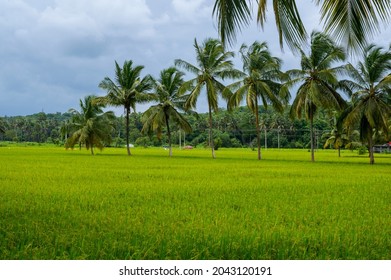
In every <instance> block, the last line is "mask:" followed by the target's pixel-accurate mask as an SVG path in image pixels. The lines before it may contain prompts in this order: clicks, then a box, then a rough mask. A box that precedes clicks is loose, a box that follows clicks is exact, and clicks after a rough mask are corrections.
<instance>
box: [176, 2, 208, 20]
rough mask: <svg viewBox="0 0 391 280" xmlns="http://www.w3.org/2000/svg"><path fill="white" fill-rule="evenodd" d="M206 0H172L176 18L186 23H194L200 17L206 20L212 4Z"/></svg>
mask: <svg viewBox="0 0 391 280" xmlns="http://www.w3.org/2000/svg"><path fill="white" fill-rule="evenodd" d="M208 2H209V3H210V1H206V0H172V6H173V8H174V11H175V12H176V18H177V20H180V21H185V22H186V23H196V22H199V21H201V20H202V19H205V18H207V19H208V20H209V19H210V17H211V14H212V6H211V5H207V4H208Z"/></svg>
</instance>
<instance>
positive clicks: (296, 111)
mask: <svg viewBox="0 0 391 280" xmlns="http://www.w3.org/2000/svg"><path fill="white" fill-rule="evenodd" d="M299 52H300V54H301V69H295V70H289V71H287V74H288V75H289V76H290V77H291V80H290V81H288V82H287V83H286V84H285V86H287V87H288V88H290V87H292V86H294V85H297V84H299V88H298V90H297V93H296V97H295V99H294V101H293V103H292V106H291V110H290V115H291V117H292V118H301V117H302V115H303V114H304V115H305V117H306V118H307V119H308V120H310V134H311V160H312V161H315V156H314V129H313V128H314V125H313V124H314V122H313V121H314V116H315V114H316V112H317V110H318V108H326V109H336V110H341V109H342V108H344V107H345V100H344V99H343V98H342V97H341V96H340V94H339V93H338V92H336V90H335V89H334V88H335V87H336V85H337V84H338V80H337V73H339V71H342V69H343V67H342V66H338V67H332V66H333V64H334V63H337V62H341V61H343V60H344V59H345V52H344V50H343V49H342V48H340V47H338V46H337V45H336V44H335V43H334V42H333V41H332V40H331V39H330V37H329V36H327V35H325V34H324V33H320V32H312V34H311V46H310V53H309V54H308V55H306V54H305V52H304V51H303V50H302V49H300V50H299Z"/></svg>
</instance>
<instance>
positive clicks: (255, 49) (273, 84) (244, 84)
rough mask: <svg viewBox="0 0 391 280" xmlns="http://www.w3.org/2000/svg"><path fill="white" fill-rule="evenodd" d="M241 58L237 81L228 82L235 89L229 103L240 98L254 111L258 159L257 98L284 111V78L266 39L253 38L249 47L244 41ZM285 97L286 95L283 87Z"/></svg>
mask: <svg viewBox="0 0 391 280" xmlns="http://www.w3.org/2000/svg"><path fill="white" fill-rule="evenodd" d="M240 54H241V57H242V61H243V72H242V73H241V78H240V80H239V81H237V82H234V83H233V84H231V85H229V86H228V88H230V89H231V90H235V92H234V94H233V95H232V97H231V98H230V100H229V103H228V107H229V108H233V107H237V106H239V105H240V103H241V102H242V100H244V99H246V103H247V106H248V108H249V109H250V110H251V112H252V113H253V114H254V115H255V128H256V132H257V147H258V160H260V159H261V136H260V135H261V126H260V122H259V106H258V104H259V102H260V101H261V102H262V104H263V106H264V107H265V108H267V106H268V104H271V105H272V106H273V107H274V108H275V109H276V110H277V111H278V112H283V110H284V107H283V103H284V98H283V96H282V95H280V89H281V84H280V83H279V82H280V81H281V80H282V78H283V73H282V72H281V70H280V69H281V60H280V59H279V58H277V57H273V56H272V55H271V53H270V51H269V49H268V47H267V43H266V42H263V43H259V42H254V43H253V44H252V45H251V46H250V47H248V46H247V45H245V44H243V45H242V46H241V48H240ZM285 93H286V96H285V101H286V100H287V99H288V98H289V94H288V92H287V91H286V92H285Z"/></svg>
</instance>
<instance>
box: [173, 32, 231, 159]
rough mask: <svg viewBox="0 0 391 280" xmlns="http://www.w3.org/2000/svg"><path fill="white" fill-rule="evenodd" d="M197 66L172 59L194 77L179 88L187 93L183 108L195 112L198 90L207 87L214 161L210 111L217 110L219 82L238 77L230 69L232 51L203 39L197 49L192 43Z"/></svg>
mask: <svg viewBox="0 0 391 280" xmlns="http://www.w3.org/2000/svg"><path fill="white" fill-rule="evenodd" d="M194 48H195V51H196V61H197V66H196V65H193V64H191V63H189V62H186V61H184V60H181V59H176V60H175V65H176V66H179V67H182V68H184V69H185V70H186V71H188V72H190V73H192V74H193V75H195V77H194V78H193V79H191V80H189V81H187V82H185V83H184V84H183V86H182V89H183V90H187V91H190V95H189V98H188V99H187V101H186V103H185V108H186V109H194V108H195V107H196V103H197V100H198V97H199V96H200V93H201V90H202V89H203V88H206V97H207V101H208V114H209V145H210V147H211V149H212V157H213V158H215V152H214V143H213V142H214V141H213V131H212V130H213V118H212V111H214V112H217V111H218V97H219V96H222V97H223V98H225V99H228V97H227V96H225V95H223V92H224V89H225V86H224V85H223V84H222V80H224V79H226V78H236V77H238V71H237V70H235V69H234V68H233V62H232V60H231V58H232V57H233V56H234V53H233V52H229V51H226V50H225V49H224V47H223V45H222V44H221V42H220V41H219V40H216V39H211V38H209V39H206V40H205V41H204V42H203V44H202V45H201V46H200V45H198V43H197V40H194Z"/></svg>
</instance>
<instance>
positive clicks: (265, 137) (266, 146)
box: [265, 124, 267, 150]
mask: <svg viewBox="0 0 391 280" xmlns="http://www.w3.org/2000/svg"><path fill="white" fill-rule="evenodd" d="M265 150H267V128H266V124H265Z"/></svg>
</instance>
